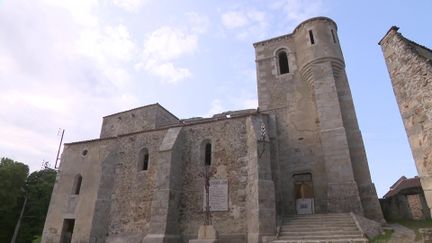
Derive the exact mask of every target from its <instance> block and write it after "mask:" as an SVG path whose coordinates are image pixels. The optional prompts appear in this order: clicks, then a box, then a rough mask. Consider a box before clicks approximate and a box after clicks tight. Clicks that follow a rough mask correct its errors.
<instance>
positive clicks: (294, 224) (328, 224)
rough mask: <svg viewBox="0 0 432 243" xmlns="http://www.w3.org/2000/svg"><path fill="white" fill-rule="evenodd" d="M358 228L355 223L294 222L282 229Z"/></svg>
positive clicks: (284, 225) (286, 224) (283, 226)
mask: <svg viewBox="0 0 432 243" xmlns="http://www.w3.org/2000/svg"><path fill="white" fill-rule="evenodd" d="M345 226H347V227H356V224H355V223H354V222H353V223H350V222H348V223H335V222H326V223H319V222H318V223H317V222H315V223H309V224H304V223H296V222H292V223H285V224H283V225H282V226H281V227H282V228H288V227H303V228H305V227H306V228H321V227H345Z"/></svg>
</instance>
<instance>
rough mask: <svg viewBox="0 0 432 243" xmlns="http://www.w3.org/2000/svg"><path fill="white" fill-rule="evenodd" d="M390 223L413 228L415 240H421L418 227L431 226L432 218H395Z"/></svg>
mask: <svg viewBox="0 0 432 243" xmlns="http://www.w3.org/2000/svg"><path fill="white" fill-rule="evenodd" d="M391 223H392V224H393V223H395V224H400V225H403V226H405V227H407V228H409V229H412V230H414V232H415V234H416V238H415V240H416V241H418V240H421V235H420V233H419V229H421V228H432V219H427V220H397V221H394V222H391Z"/></svg>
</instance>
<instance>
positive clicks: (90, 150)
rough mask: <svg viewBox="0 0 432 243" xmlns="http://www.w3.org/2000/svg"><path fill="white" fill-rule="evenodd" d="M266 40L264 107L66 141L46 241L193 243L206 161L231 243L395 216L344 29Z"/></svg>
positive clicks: (129, 115) (223, 231)
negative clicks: (383, 198)
mask: <svg viewBox="0 0 432 243" xmlns="http://www.w3.org/2000/svg"><path fill="white" fill-rule="evenodd" d="M254 47H255V53H256V65H257V79H258V81H257V83H258V100H259V108H258V109H252V110H241V111H232V112H231V111H228V112H224V113H221V114H216V115H214V116H213V117H211V118H191V119H178V118H177V117H176V116H174V115H173V114H172V113H170V112H169V111H167V110H166V109H164V108H163V107H162V106H160V105H159V104H153V105H148V106H144V107H140V108H136V109H132V110H129V111H124V112H120V113H116V114H113V115H109V116H106V117H104V119H103V124H102V130H101V135H100V138H99V139H95V140H90V141H80V142H75V143H69V144H65V147H64V151H63V154H62V158H61V164H60V168H59V173H58V178H57V182H56V185H55V187H54V190H53V195H52V198H51V204H50V207H49V212H48V216H47V219H46V222H45V228H44V231H43V239H42V242H45V243H51V242H66V241H67V240H69V239H72V242H145V243H147V242H188V240H189V239H194V238H196V236H197V233H198V228H199V226H200V225H201V224H202V223H203V218H204V215H203V204H204V203H203V201H204V195H205V194H204V189H203V188H204V178H203V176H202V174H203V171H204V169H205V168H206V167H208V168H209V169H210V172H211V179H212V180H211V187H212V188H214V189H213V191H211V193H210V198H211V200H210V204H211V205H210V206H211V208H212V211H213V212H212V221H213V225H214V227H215V229H216V230H217V232H218V235H219V239H220V242H226V243H229V242H238V243H240V242H241V243H245V242H249V243H258V242H263V241H264V239H265V237H266V236H267V237H269V238H267V239H273V237H274V236H275V234H276V229H277V226H280V224H281V223H282V219H283V218H285V217H287V216H292V215H296V214H331V213H348V212H353V213H355V214H357V215H359V216H365V217H367V218H369V219H374V220H376V221H379V222H384V221H383V220H384V219H383V215H382V212H381V208H380V205H379V202H378V198H377V194H376V191H375V187H374V185H373V183H372V181H371V177H370V172H369V168H368V163H367V159H366V154H365V150H364V145H363V140H362V136H361V133H360V130H359V127H358V124H357V119H356V115H355V111H354V106H353V101H352V97H351V92H350V89H349V85H348V80H347V76H346V73H345V63H344V59H343V56H342V51H341V48H340V45H339V39H338V36H337V26H336V24H335V23H334V22H333V21H332V20H331V19H328V18H325V17H318V18H313V19H309V20H307V21H305V22H303V23H301V24H300V25H298V26H297V27H296V28H295V29H294V31H293V33H291V34H287V35H284V36H279V37H275V38H272V39H269V40H265V41H261V42H258V43H255V44H254ZM347 215H348V214H347ZM361 237H362V236H361Z"/></svg>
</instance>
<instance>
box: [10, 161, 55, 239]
mask: <svg viewBox="0 0 432 243" xmlns="http://www.w3.org/2000/svg"><path fill="white" fill-rule="evenodd" d="M56 174H57V172H56V171H55V170H53V169H49V168H46V169H43V170H40V171H36V172H33V173H31V174H30V176H29V177H28V178H27V198H28V202H27V206H26V209H25V211H24V217H23V221H22V223H21V228H20V233H19V235H18V240H17V242H18V243H21V242H32V241H33V240H34V239H35V238H36V237H37V236H40V235H42V230H43V227H44V223H45V217H46V214H47V212H48V206H49V203H50V198H51V192H52V189H53V187H54V182H55V179H56Z"/></svg>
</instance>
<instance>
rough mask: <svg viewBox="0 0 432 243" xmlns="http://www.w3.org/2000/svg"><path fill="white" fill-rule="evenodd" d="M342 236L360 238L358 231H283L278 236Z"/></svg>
mask: <svg viewBox="0 0 432 243" xmlns="http://www.w3.org/2000/svg"><path fill="white" fill-rule="evenodd" d="M344 235H359V236H362V235H361V233H360V232H359V231H358V230H350V231H345V230H334V231H313V232H304V231H303V232H299V231H297V232H295V231H292V232H287V231H283V232H281V233H280V236H281V237H282V236H286V237H288V236H308V237H309V236H344Z"/></svg>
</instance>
